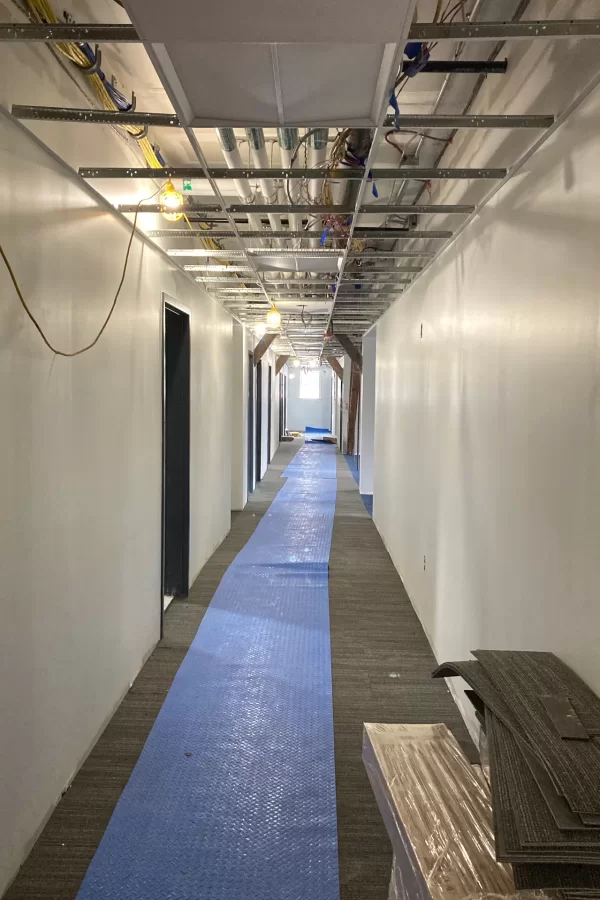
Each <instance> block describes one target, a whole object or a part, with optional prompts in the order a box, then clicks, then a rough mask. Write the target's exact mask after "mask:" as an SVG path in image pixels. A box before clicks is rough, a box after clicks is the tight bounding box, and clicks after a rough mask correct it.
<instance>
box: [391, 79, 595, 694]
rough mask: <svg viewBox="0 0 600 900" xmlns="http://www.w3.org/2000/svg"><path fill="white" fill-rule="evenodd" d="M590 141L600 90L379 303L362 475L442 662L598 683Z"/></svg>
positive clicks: (592, 145) (592, 168)
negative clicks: (486, 657) (548, 658)
mask: <svg viewBox="0 0 600 900" xmlns="http://www.w3.org/2000/svg"><path fill="white" fill-rule="evenodd" d="M599 154H600V90H599V89H598V88H597V89H596V90H595V91H594V93H593V94H591V95H590V96H589V97H588V99H587V100H586V102H585V103H584V104H583V105H582V106H580V107H579V109H578V110H576V111H575V112H574V113H573V114H572V115H571V116H570V118H569V119H568V121H567V123H566V124H565V125H564V126H562V127H561V128H560V129H559V130H558V131H557V132H556V133H555V134H554V136H553V137H552V138H551V139H550V140H549V141H548V142H547V143H546V144H545V145H544V146H543V147H542V148H541V149H540V150H539V151H538V152H537V153H536V154H535V155H534V156H533V157H531V158H530V160H529V161H528V162H527V163H526V165H525V166H524V167H523V168H522V169H521V170H520V171H519V173H518V174H517V175H516V176H514V177H513V179H512V180H511V181H510V182H509V183H508V185H507V186H505V187H504V188H502V189H501V191H500V192H499V193H497V194H496V196H495V197H494V199H493V200H492V201H491V202H490V203H489V204H488V205H487V206H486V207H485V208H484V210H483V211H482V212H481V213H480V215H479V216H478V217H477V218H476V219H475V220H474V221H473V222H472V223H471V224H470V225H469V226H467V228H466V229H465V231H464V232H463V233H462V235H461V236H460V237H459V238H458V239H457V240H456V242H455V243H454V244H453V245H452V246H451V247H450V248H448V250H447V251H446V252H445V253H444V254H443V255H442V256H441V258H440V259H439V261H437V262H436V263H435V264H434V265H433V266H432V267H431V268H430V269H429V270H428V272H426V273H425V274H424V275H423V276H422V277H421V278H420V279H419V280H418V281H417V282H416V283H415V284H414V286H413V287H411V288H410V290H408V291H407V292H406V293H405V295H404V296H403V297H402V298H401V299H400V300H399V301H398V302H397V303H396V304H395V305H394V306H393V307H392V308H391V310H390V311H389V312H388V313H386V315H385V316H384V317H383V319H382V320H381V322H380V324H379V325H378V328H377V385H376V421H375V478H374V517H375V522H376V524H377V527H378V528H379V530H380V532H381V534H382V536H383V538H384V540H385V543H386V545H387V547H388V549H389V551H390V553H391V556H392V558H393V560H394V563H395V564H396V566H397V568H398V570H399V572H400V574H401V576H402V578H403V580H404V583H405V586H406V588H407V590H408V593H409V595H410V598H411V600H412V602H413V604H414V606H415V608H416V610H417V612H418V614H419V616H420V618H421V621H422V622H423V625H424V627H425V630H426V632H427V634H428V635H429V637H430V639H431V641H432V644H433V648H434V651H435V654H436V656H437V658H438V659H439V660H445V659H464V658H467V657H468V655H469V651H470V650H472V649H474V648H477V647H488V648H489V647H496V648H516V649H525V648H531V649H538V650H551V651H554V652H555V653H557V654H558V655H559V656H560V657H561V658H562V659H564V660H565V662H566V663H568V664H569V665H570V666H572V667H573V668H574V669H575V670H576V671H577V672H578V673H579V674H580V675H581V676H582V677H583V678H584V679H585V680H586V681H587V682H588V683H589V684H590V685H591V687H592V688H593V689H594V690H595V691H596V692H598V693H600V656H599V654H598V634H599V633H600V605H599V603H598V587H599V584H600V555H599V554H598V545H599V543H600V502H599V501H600V464H599V461H600V363H599V360H600V328H599V322H600V294H599V292H598V284H599V283H600V254H599V253H598V241H597V235H598V231H599V229H600V202H599V201H600V171H599V169H598V158H599ZM421 325H422V337H421ZM464 709H465V710H468V706H464Z"/></svg>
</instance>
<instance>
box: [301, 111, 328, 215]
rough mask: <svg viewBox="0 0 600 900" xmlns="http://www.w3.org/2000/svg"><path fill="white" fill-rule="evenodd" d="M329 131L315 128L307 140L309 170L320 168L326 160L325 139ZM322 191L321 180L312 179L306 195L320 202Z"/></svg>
mask: <svg viewBox="0 0 600 900" xmlns="http://www.w3.org/2000/svg"><path fill="white" fill-rule="evenodd" d="M328 137H329V130H328V129H327V128H315V129H314V130H313V132H312V134H310V135H309V136H308V138H307V141H306V143H307V144H308V165H309V168H311V169H316V168H318V167H319V166H322V165H323V163H324V162H325V160H326V159H327V139H328ZM322 190H323V179H322V178H313V179H312V180H311V181H310V183H309V185H308V193H309V196H310V199H311V200H320V199H321V192H322Z"/></svg>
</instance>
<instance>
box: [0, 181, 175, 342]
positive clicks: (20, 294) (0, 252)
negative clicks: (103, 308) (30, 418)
mask: <svg viewBox="0 0 600 900" xmlns="http://www.w3.org/2000/svg"><path fill="white" fill-rule="evenodd" d="M160 190H162V189H161V188H158V190H156V191H154V193H153V194H151V196H150V197H143V198H142V199H141V200H140V201H139V203H138V204H137V206H136V210H135V216H134V217H133V225H132V226H131V234H130V235H129V241H128V243H127V251H126V253H125V262H124V263H123V271H122V273H121V280H120V281H119V286H118V287H117V292H116V294H115V297H114V300H113V302H112V304H111V307H110V309H109V311H108V315H107V316H106V318H105V320H104V322H103V323H102V326H101V327H100V330H99V331H98V334H97V335H96V337H95V338H94V340H93V341H91V342H90V343H89V344H86V346H85V347H81V348H80V349H79V350H73V351H72V352H66V351H64V350H58V348H56V347H55V346H54V345H53V344H52V343H51V342H50V340H49V339H48V338H47V337H46V335H45V334H44V331H43V329H42V326H41V325H40V323H39V322H38V320H37V319H36V317H35V316H34V314H33V313H32V311H31V309H30V308H29V305H28V303H27V301H26V300H25V297H24V296H23V291H22V290H21V288H20V286H19V282H18V281H17V276H16V275H15V273H14V270H13V268H12V266H11V264H10V262H9V260H8V257H7V255H6V252H5V250H4V247H3V246H2V244H0V256H2V259H3V261H4V265H5V266H6V268H7V270H8V274H9V275H10V279H11V281H12V283H13V286H14V289H15V291H16V293H17V297H18V298H19V300H20V301H21V305H22V307H23V309H24V310H25V312H26V314H27V315H28V317H29V319H30V320H31V321H32V322H33V324H34V326H35V328H37V330H38V332H39V334H40V337H41V338H42V340H43V342H44V343H45V345H46V346H47V347H48V349H49V350H51V351H52V353H54V354H55V355H56V356H66V357H72V356H80V355H81V354H82V353H85V352H86V351H87V350H91V349H92V347H95V346H96V344H97V343H98V341H99V340H100V338H101V337H102V335H103V333H104V331H105V329H106V326H107V325H108V323H109V322H110V319H111V317H112V314H113V312H114V311H115V307H116V305H117V300H118V299H119V295H120V293H121V288H122V287H123V283H124V281H125V275H126V274H127V266H128V263H129V254H130V252H131V245H132V243H133V238H134V235H135V232H136V229H137V219H138V213H139V211H140V206H141V205H142V203H145V202H146V201H147V200H152V198H153V197H156V195H157V194H158V191H160Z"/></svg>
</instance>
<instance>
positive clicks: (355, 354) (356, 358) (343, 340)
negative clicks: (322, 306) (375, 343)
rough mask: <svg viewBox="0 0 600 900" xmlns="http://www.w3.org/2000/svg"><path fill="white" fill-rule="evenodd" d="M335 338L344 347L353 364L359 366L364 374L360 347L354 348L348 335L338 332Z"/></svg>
mask: <svg viewBox="0 0 600 900" xmlns="http://www.w3.org/2000/svg"><path fill="white" fill-rule="evenodd" d="M335 337H336V339H337V341H338V343H339V344H341V345H342V347H343V348H344V350H345V351H346V353H347V354H348V356H349V357H350V359H351V360H352V362H353V363H354V364H355V365H357V366H358V368H359V369H360V371H361V372H362V353H361V352H360V350H359V349H358V347H355V346H354V344H353V343H352V341H351V340H350V338H349V337H348V335H347V334H338V333H337V331H336V333H335Z"/></svg>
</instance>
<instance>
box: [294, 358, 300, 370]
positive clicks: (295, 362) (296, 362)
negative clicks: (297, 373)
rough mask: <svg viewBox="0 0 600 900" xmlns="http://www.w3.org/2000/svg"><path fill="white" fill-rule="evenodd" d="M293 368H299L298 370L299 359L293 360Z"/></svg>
mask: <svg viewBox="0 0 600 900" xmlns="http://www.w3.org/2000/svg"><path fill="white" fill-rule="evenodd" d="M294 368H295V369H299V368H300V360H299V359H295V360H294Z"/></svg>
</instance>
